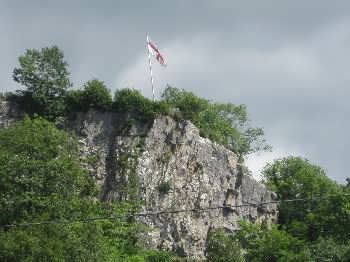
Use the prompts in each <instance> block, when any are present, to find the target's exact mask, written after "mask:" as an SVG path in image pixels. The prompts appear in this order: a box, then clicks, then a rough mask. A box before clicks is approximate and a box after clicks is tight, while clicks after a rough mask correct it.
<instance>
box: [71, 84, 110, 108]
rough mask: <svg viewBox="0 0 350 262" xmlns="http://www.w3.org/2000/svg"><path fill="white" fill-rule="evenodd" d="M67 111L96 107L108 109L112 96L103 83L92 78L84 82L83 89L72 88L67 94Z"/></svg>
mask: <svg viewBox="0 0 350 262" xmlns="http://www.w3.org/2000/svg"><path fill="white" fill-rule="evenodd" d="M66 101H67V105H68V108H69V111H83V112H86V111H88V110H89V109H96V110H99V111H102V112H104V111H109V110H110V109H111V106H112V96H111V94H110V91H109V90H108V89H107V87H106V86H105V84H104V83H103V82H102V81H100V80H98V79H93V80H90V81H88V82H87V83H85V84H84V89H83V90H72V91H70V92H68V95H67V100H66Z"/></svg>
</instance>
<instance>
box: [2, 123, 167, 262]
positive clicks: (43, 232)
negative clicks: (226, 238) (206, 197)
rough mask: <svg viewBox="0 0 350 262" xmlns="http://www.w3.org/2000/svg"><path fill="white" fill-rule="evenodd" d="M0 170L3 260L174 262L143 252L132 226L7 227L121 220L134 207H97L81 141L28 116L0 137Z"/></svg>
mask: <svg viewBox="0 0 350 262" xmlns="http://www.w3.org/2000/svg"><path fill="white" fill-rule="evenodd" d="M0 166H1V168H0V225H1V227H0V261H8V262H12V261H145V260H146V258H148V257H150V258H149V260H146V261H170V260H166V257H167V254H166V253H161V254H159V256H157V252H153V253H152V254H150V253H149V252H147V251H145V250H144V249H143V248H142V247H140V245H139V244H138V234H139V233H140V232H142V230H143V229H142V227H141V226H140V225H139V224H137V223H136V222H135V221H132V220H131V219H130V220H128V221H125V220H112V221H108V220H107V221H103V220H102V221H93V220H90V221H86V223H78V222H76V223H57V224H55V223H52V224H43V225H32V226H28V227H3V226H4V225H8V224H18V223H30V222H40V221H76V220H84V219H87V220H88V219H89V218H93V217H111V216H121V215H123V214H126V213H128V212H130V210H132V209H133V208H134V207H133V206H132V205H130V204H127V203H118V204H113V203H102V202H99V201H96V199H97V197H98V195H97V193H98V190H97V187H96V185H95V183H94V180H93V178H92V176H91V175H90V174H89V173H88V172H87V171H86V170H84V169H82V168H81V166H80V163H79V160H78V149H77V141H76V140H75V139H74V138H72V137H70V136H68V134H67V133H65V132H63V131H61V130H58V129H57V128H56V127H55V125H54V124H53V123H51V122H48V121H47V120H45V119H43V118H35V119H30V118H28V117H27V118H25V119H24V120H23V121H22V122H19V123H17V124H15V125H14V126H11V127H10V128H8V129H2V130H0ZM168 256H169V257H170V255H169V254H168ZM128 258H130V260H128ZM131 258H135V259H134V260H133V259H131ZM158 258H159V259H158ZM152 259H153V260H152ZM157 259H158V260H157Z"/></svg>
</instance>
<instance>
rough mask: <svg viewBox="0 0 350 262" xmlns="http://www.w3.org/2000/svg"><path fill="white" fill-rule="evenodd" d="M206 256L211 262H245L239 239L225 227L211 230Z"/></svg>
mask: <svg viewBox="0 0 350 262" xmlns="http://www.w3.org/2000/svg"><path fill="white" fill-rule="evenodd" d="M205 256H206V257H207V259H208V260H209V261H211V262H244V261H245V260H244V257H243V255H242V250H241V247H240V245H239V243H238V241H237V240H236V239H235V238H234V237H233V236H232V235H229V234H225V232H224V230H223V229H215V230H212V231H211V232H209V234H208V239H207V244H206V250H205Z"/></svg>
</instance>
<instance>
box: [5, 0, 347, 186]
mask: <svg viewBox="0 0 350 262" xmlns="http://www.w3.org/2000/svg"><path fill="white" fill-rule="evenodd" d="M146 32H148V33H149V34H150V36H151V38H152V39H153V40H154V41H155V42H156V43H157V44H158V46H159V48H160V49H161V51H162V52H163V53H164V54H165V56H166V58H167V60H168V67H167V68H166V69H162V68H160V67H159V66H158V65H155V66H154V71H155V72H154V73H155V85H156V89H157V90H156V91H157V94H158V95H159V93H160V92H161V90H162V89H164V87H165V85H166V84H167V83H169V84H170V85H172V86H176V87H179V88H184V89H186V90H189V91H193V92H195V93H196V94H197V95H200V96H203V97H206V98H208V99H211V100H213V101H220V102H232V103H235V104H246V105H247V108H248V112H249V113H250V117H251V119H252V123H253V125H256V126H261V127H263V128H264V130H265V132H266V137H267V140H268V142H270V144H272V145H273V147H274V150H273V152H271V153H261V154H260V155H253V156H251V157H250V158H249V159H248V161H247V163H248V165H249V167H250V168H251V169H252V170H253V172H254V174H255V175H256V176H258V173H259V170H260V169H261V168H262V167H263V166H264V165H265V163H266V161H271V160H273V159H275V158H278V157H282V156H286V155H290V154H292V155H300V156H303V157H306V158H308V159H310V161H311V162H313V163H316V164H318V165H321V166H322V167H324V168H325V169H326V171H327V173H328V175H329V176H330V177H332V178H333V179H336V180H337V181H339V182H342V183H343V182H344V181H345V178H346V177H348V176H350V175H349V174H348V165H347V164H348V162H349V160H350V159H349V158H350V157H349V155H350V154H349V153H348V150H349V148H350V139H349V138H348V136H349V130H350V121H349V115H350V103H349V102H348V99H349V98H350V91H349V90H350V89H349V83H350V73H349V72H348V71H349V63H350V59H349V58H350V1H323V0H317V1H316V0H308V1H289V0H288V1H280V0H276V1H269V0H265V1H261V0H256V1H232V0H231V1H223V0H222V1H209V0H198V1H190V0H187V1H181V0H177V1H160V0H158V1H151V0H149V1H132V0H129V1H117V0H114V1H112V0H111V1H88V0H84V1H83V0H81V1H78V0H73V1H72V0H70V1H68V0H65V1H63V0H60V1H49V0H46V1H35V0H32V1H24V0H23V1H17V0H2V1H0V33H1V36H2V37H1V42H0V57H1V63H0V88H1V91H5V90H7V91H13V90H15V89H19V88H20V86H19V85H17V84H16V83H14V82H13V80H12V77H11V74H12V70H13V68H14V67H15V66H16V65H17V63H18V62H17V58H18V56H19V55H21V54H23V53H24V52H25V50H26V49H28V48H42V47H45V46H51V45H58V46H59V48H60V49H62V50H63V52H64V53H65V58H66V60H67V61H68V63H69V66H70V72H71V75H72V80H73V82H74V86H75V87H76V88H78V87H80V86H81V85H82V83H84V82H85V81H87V80H90V79H91V78H98V79H100V80H103V81H105V83H106V84H107V86H108V87H109V88H110V89H111V90H112V91H114V90H115V89H117V88H123V87H133V88H136V89H140V90H141V91H142V92H143V94H145V95H147V96H150V95H151V88H150V82H149V74H148V66H147V64H148V61H147V54H146V47H145V38H146Z"/></svg>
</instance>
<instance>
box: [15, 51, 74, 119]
mask: <svg viewBox="0 0 350 262" xmlns="http://www.w3.org/2000/svg"><path fill="white" fill-rule="evenodd" d="M18 60H19V67H16V68H15V69H14V70H13V79H14V80H15V81H16V82H18V83H20V84H22V85H24V86H25V87H26V88H27V89H26V90H24V91H19V93H20V94H21V98H22V105H24V106H25V109H26V110H28V111H29V112H34V113H38V114H40V115H43V116H46V117H48V118H50V119H54V118H55V117H57V116H59V115H61V114H63V113H64V112H65V102H64V99H65V94H66V90H67V89H68V88H69V87H70V86H71V85H72V84H71V82H70V80H69V75H70V73H69V71H68V64H67V62H66V61H65V60H64V55H63V52H62V51H61V50H60V49H59V48H58V47H57V46H52V47H45V48H42V49H41V50H37V49H28V50H27V51H26V52H25V54H24V55H22V56H20V57H19V59H18Z"/></svg>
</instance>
